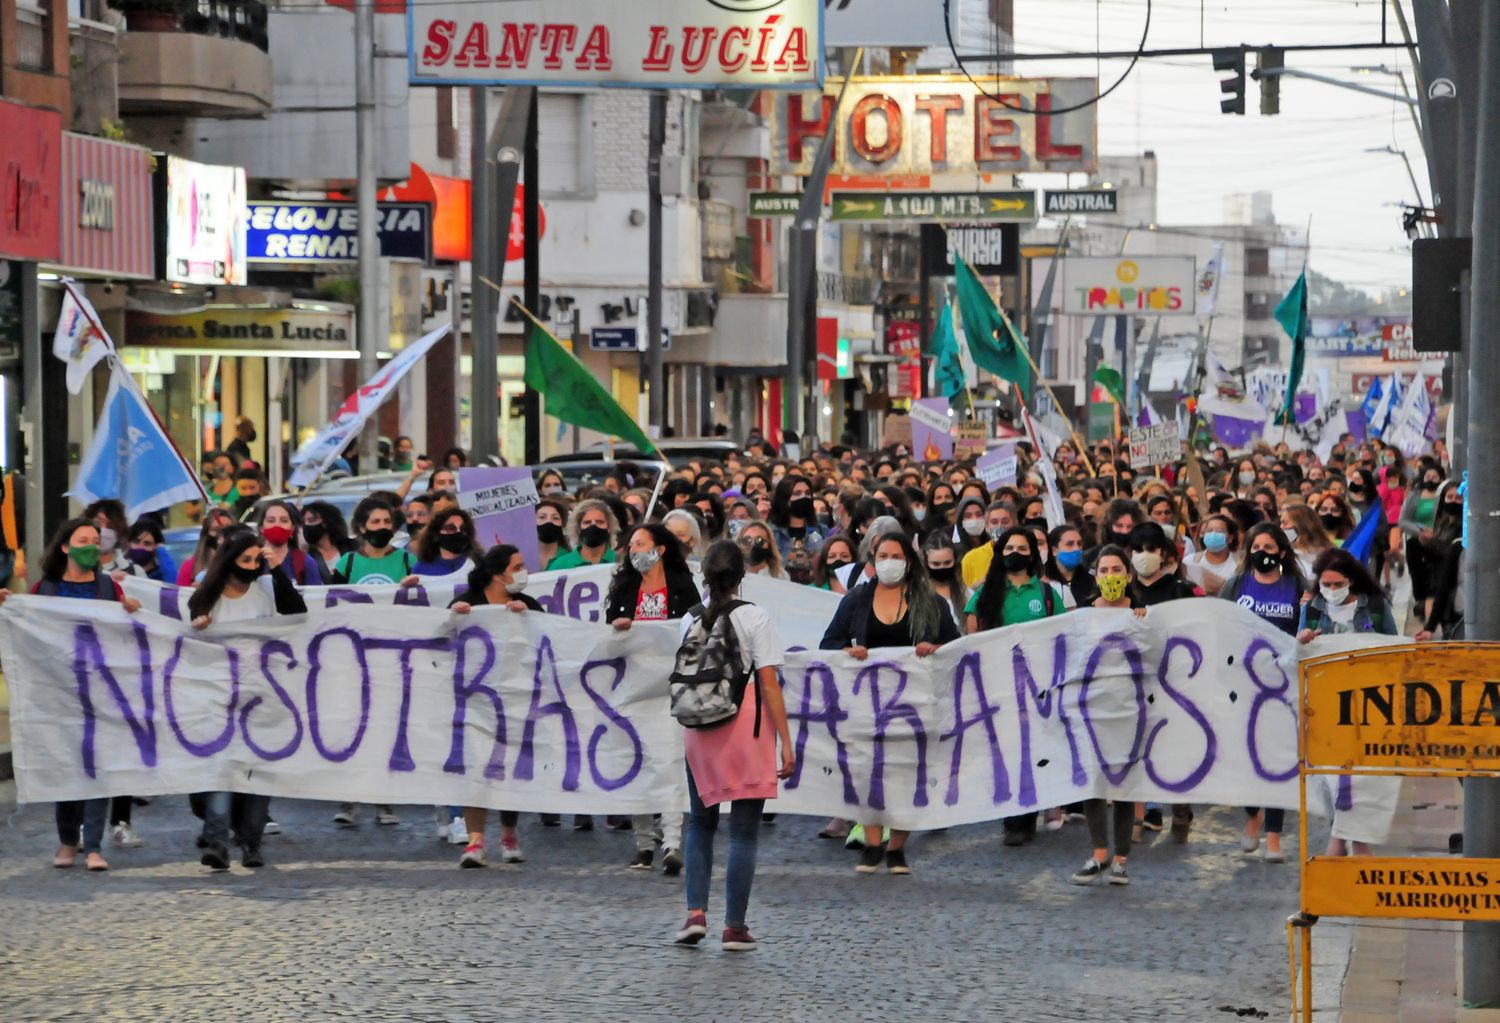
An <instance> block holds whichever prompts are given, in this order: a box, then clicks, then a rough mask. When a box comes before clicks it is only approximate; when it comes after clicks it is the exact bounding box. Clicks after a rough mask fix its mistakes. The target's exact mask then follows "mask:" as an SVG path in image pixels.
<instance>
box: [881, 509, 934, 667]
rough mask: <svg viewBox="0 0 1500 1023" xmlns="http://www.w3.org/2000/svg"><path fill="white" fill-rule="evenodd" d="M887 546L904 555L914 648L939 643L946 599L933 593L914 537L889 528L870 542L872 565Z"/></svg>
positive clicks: (925, 565)
mask: <svg viewBox="0 0 1500 1023" xmlns="http://www.w3.org/2000/svg"><path fill="white" fill-rule="evenodd" d="M888 543H893V544H896V545H898V546H899V547H900V548H901V554H902V556H903V557H905V558H906V578H905V579H904V580H903V582H904V583H905V584H906V605H907V607H908V608H909V611H908V613H907V624H908V627H909V629H910V636H911V642H912V646H916V645H917V644H918V643H936V642H937V638H938V629H939V625H940V623H941V620H942V619H941V616H942V615H944V614H947V611H946V610H944V608H943V598H942V597H939V596H938V595H937V594H936V593H934V592H932V580H931V578H930V577H929V576H928V575H927V563H926V562H925V561H923V560H922V556H921V555H920V554H918V553H917V549H916V547H914V546H913V545H912V542H911V537H909V536H907V535H906V534H905V533H903V532H900V531H899V530H895V529H888V530H886V531H885V532H883V533H880V534H878V535H877V536H875V537H874V538H873V539H872V540H871V541H870V563H871V564H874V563H875V558H876V555H877V554H878V553H879V551H880V548H881V547H882V546H883V545H884V544H888ZM871 585H874V584H873V583H872V584H871Z"/></svg>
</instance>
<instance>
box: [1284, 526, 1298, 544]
mask: <svg viewBox="0 0 1500 1023" xmlns="http://www.w3.org/2000/svg"><path fill="white" fill-rule="evenodd" d="M1282 532H1283V533H1285V534H1286V542H1287V543H1296V542H1297V531H1296V530H1295V529H1283V530H1282Z"/></svg>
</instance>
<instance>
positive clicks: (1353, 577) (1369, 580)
mask: <svg viewBox="0 0 1500 1023" xmlns="http://www.w3.org/2000/svg"><path fill="white" fill-rule="evenodd" d="M1330 569H1332V570H1333V571H1335V572H1337V573H1338V574H1339V575H1341V576H1343V577H1344V578H1346V579H1348V580H1349V589H1351V590H1353V591H1354V594H1355V596H1359V597H1364V598H1365V599H1366V600H1368V601H1369V602H1370V603H1372V604H1374V603H1377V602H1379V601H1381V600H1384V595H1383V594H1382V593H1381V592H1380V587H1379V586H1378V585H1376V583H1375V580H1374V578H1373V577H1372V576H1371V575H1370V570H1369V569H1367V568H1365V566H1364V565H1362V564H1360V562H1359V560H1358V559H1357V558H1355V556H1354V555H1352V554H1350V553H1349V552H1348V551H1346V550H1342V549H1340V548H1338V547H1330V548H1328V550H1326V551H1324V552H1323V553H1322V554H1319V555H1318V557H1317V560H1316V561H1314V562H1313V566H1312V584H1313V585H1314V586H1316V585H1318V577H1319V576H1321V575H1322V574H1323V573H1324V572H1327V571H1329V570H1330Z"/></svg>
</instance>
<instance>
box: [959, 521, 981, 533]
mask: <svg viewBox="0 0 1500 1023" xmlns="http://www.w3.org/2000/svg"><path fill="white" fill-rule="evenodd" d="M960 528H961V529H962V530H963V531H964V532H965V533H968V534H969V535H970V536H978V535H979V534H980V533H983V532H984V519H964V521H963V524H962V526H960Z"/></svg>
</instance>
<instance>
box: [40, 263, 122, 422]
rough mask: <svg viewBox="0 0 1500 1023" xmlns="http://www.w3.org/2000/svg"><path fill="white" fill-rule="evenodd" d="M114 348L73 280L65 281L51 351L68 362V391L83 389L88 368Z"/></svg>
mask: <svg viewBox="0 0 1500 1023" xmlns="http://www.w3.org/2000/svg"><path fill="white" fill-rule="evenodd" d="M113 347H114V346H113V345H111V344H110V341H109V335H108V334H106V333H105V332H104V328H103V327H102V326H101V325H100V323H99V314H98V313H97V312H95V311H94V307H93V306H92V305H91V304H89V300H88V299H87V298H85V297H84V296H83V295H82V294H81V293H80V292H79V291H78V290H77V289H76V288H75V287H74V286H73V282H72V281H64V282H63V301H62V310H61V311H60V312H59V313H58V315H57V333H56V334H54V335H52V354H53V355H55V356H57V357H58V358H59V359H61V360H62V361H63V362H65V363H67V364H68V390H69V392H71V393H73V394H77V393H78V392H79V391H82V390H83V382H84V381H85V380H87V379H88V376H89V371H90V370H92V369H93V368H94V366H95V365H96V364H97V363H98V362H99V360H100V359H102V358H104V357H105V356H106V355H108V354H109V353H110V350H111V349H112V348H113Z"/></svg>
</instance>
